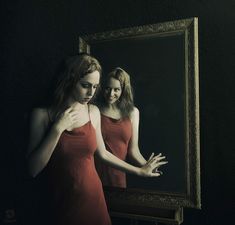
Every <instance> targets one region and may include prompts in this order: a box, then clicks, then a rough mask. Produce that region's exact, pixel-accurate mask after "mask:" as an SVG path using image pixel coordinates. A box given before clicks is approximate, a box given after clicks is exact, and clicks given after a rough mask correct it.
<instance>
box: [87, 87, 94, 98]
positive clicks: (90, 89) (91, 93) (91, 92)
mask: <svg viewBox="0 0 235 225" xmlns="http://www.w3.org/2000/svg"><path fill="white" fill-rule="evenodd" d="M94 92H95V91H94V90H93V88H89V89H88V92H87V94H88V96H93V94H94Z"/></svg>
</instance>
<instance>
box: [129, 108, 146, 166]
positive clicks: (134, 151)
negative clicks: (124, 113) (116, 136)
mask: <svg viewBox="0 0 235 225" xmlns="http://www.w3.org/2000/svg"><path fill="white" fill-rule="evenodd" d="M130 120H131V125H132V136H131V140H130V142H129V146H128V156H129V158H130V159H131V160H132V161H134V162H135V163H136V164H137V165H139V166H143V165H145V164H146V162H147V161H146V160H145V158H144V157H143V156H142V154H141V153H140V149H139V143H138V142H139V110H138V109H137V108H136V107H134V110H133V112H132V113H131V116H130Z"/></svg>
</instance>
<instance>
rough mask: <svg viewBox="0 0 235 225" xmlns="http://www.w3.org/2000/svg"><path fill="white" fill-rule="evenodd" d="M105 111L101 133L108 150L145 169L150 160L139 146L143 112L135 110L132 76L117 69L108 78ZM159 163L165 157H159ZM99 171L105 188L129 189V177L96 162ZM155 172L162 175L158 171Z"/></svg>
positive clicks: (103, 99) (101, 102)
mask: <svg viewBox="0 0 235 225" xmlns="http://www.w3.org/2000/svg"><path fill="white" fill-rule="evenodd" d="M98 102H99V103H98V105H99V109H100V111H101V131H102V135H103V139H104V142H105V146H106V149H107V150H108V151H110V152H111V153H112V154H114V155H115V156H117V157H118V158H120V159H122V160H126V157H127V155H128V157H129V158H130V159H131V160H132V161H134V162H135V163H136V164H137V165H139V166H143V165H145V164H146V160H145V159H144V157H143V156H142V155H141V153H140V150H139V146H138V129H139V110H138V109H137V108H136V107H135V106H134V102H133V94H132V87H131V83H130V76H129V75H128V73H127V72H126V71H124V70H123V69H121V68H119V67H118V68H115V69H114V70H112V71H111V72H110V73H109V74H108V75H107V77H106V79H105V81H104V84H103V88H102V94H101V95H100V98H99V101H98ZM158 157H159V159H163V158H165V157H161V154H159V155H158ZM96 167H97V171H98V173H99V176H100V178H101V181H102V183H103V185H104V186H113V187H122V188H125V187H126V174H125V172H122V171H120V170H116V169H114V168H111V167H108V166H106V165H104V164H101V163H100V161H99V160H96ZM157 169H158V168H156V170H155V172H156V173H157V174H160V173H161V172H160V171H158V170H157Z"/></svg>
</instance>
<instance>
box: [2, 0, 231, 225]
mask: <svg viewBox="0 0 235 225" xmlns="http://www.w3.org/2000/svg"><path fill="white" fill-rule="evenodd" d="M234 11H235V3H234V1H233V0H227V1H216V0H200V1H199V0H197V1H196V0H188V1H182V0H181V1H176V0H174V1H173V0H172V1H170V0H158V1H156V0H153V1H149V0H146V1H138V0H136V1H132V0H125V1H109V0H97V1H89V0H86V1H78V0H73V1H61V0H51V1H39V0H35V1H29V0H25V1H1V24H2V26H1V43H0V48H1V49H0V53H1V62H0V73H1V83H0V88H1V90H0V93H1V96H2V97H1V100H2V104H1V117H0V118H1V120H0V121H1V125H2V127H1V162H0V165H1V168H0V175H1V192H0V210H1V219H2V217H3V216H4V215H5V212H6V210H8V209H15V212H16V218H17V221H18V222H17V223H18V224H22V223H21V220H20V217H21V215H22V213H24V216H26V217H27V216H28V217H30V215H27V211H26V210H25V208H24V205H25V204H24V203H25V202H26V200H27V197H26V196H27V195H26V193H25V192H26V191H25V190H26V189H25V187H23V186H22V180H24V179H25V166H24V151H25V145H26V139H27V135H26V134H27V133H26V129H25V128H26V127H27V126H26V121H27V113H28V112H29V110H30V108H31V107H32V106H33V105H35V104H36V103H37V102H38V101H39V100H40V98H41V96H42V95H43V94H44V92H45V91H46V90H47V88H48V87H49V81H50V80H51V79H52V77H53V76H54V71H55V69H56V66H57V64H58V63H59V62H60V60H61V59H62V58H64V57H65V56H67V55H68V54H72V53H76V52H77V47H78V46H77V44H78V40H77V37H78V35H80V34H84V33H95V32H100V31H106V30H114V29H119V28H123V27H130V26H137V25H144V24H152V23H157V22H162V21H169V20H175V19H182V18H188V17H193V16H196V17H199V44H200V49H199V57H200V104H201V105H200V106H201V108H200V114H201V116H200V120H201V171H202V174H201V176H202V210H200V211H199V210H191V209H186V210H185V213H184V214H185V215H184V217H185V219H184V223H183V224H184V225H190V224H191V225H192V224H206V225H213V224H221V223H223V224H226V221H228V218H229V216H230V215H231V212H232V206H234V205H233V204H232V196H234V194H233V193H232V191H233V190H234V184H233V179H232V178H233V176H232V172H234V168H232V162H234V150H235V144H234V109H235V106H234V102H235V101H234V90H233V86H234V83H235V79H234V77H235V76H234V48H235V45H234V39H235V38H234V36H235V35H234V34H235V31H234V27H235V14H234ZM8 212H9V211H8Z"/></svg>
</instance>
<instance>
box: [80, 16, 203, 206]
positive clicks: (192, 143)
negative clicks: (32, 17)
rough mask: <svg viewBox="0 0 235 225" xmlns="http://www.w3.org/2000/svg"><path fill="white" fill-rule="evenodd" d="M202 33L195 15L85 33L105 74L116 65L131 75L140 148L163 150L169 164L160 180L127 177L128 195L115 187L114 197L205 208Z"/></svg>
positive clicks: (83, 44)
mask: <svg viewBox="0 0 235 225" xmlns="http://www.w3.org/2000/svg"><path fill="white" fill-rule="evenodd" d="M197 32H198V31H197V18H192V19H185V20H178V21H171V22H165V23H159V24H153V25H146V26H142V27H132V28H125V29H121V30H115V31H109V32H103V33H96V34H91V35H84V36H80V37H79V51H80V52H88V53H91V54H92V55H94V56H95V57H96V58H97V59H98V60H99V61H100V62H101V65H102V68H103V73H104V75H105V74H107V73H108V72H110V71H111V70H112V69H114V68H115V67H121V68H123V69H124V70H126V71H127V72H128V73H129V74H130V76H131V83H132V86H133V89H134V101H135V105H136V107H137V108H138V109H139V111H140V126H139V147H140V151H141V153H142V155H143V156H144V157H145V158H146V159H147V158H148V157H149V156H150V154H151V153H152V152H154V153H156V154H157V153H162V154H163V155H165V156H166V157H167V161H168V162H169V163H168V164H167V165H164V166H162V167H161V171H162V172H163V175H162V176H160V177H158V178H142V177H137V176H134V175H127V190H126V192H125V194H123V192H122V191H121V190H118V189H115V188H114V189H109V190H108V191H107V193H108V194H110V195H111V196H113V193H118V198H119V199H120V198H122V197H123V200H128V198H129V197H130V196H131V195H132V194H133V193H135V194H136V195H135V196H138V197H139V196H141V195H142V196H143V198H144V199H145V198H146V195H148V196H149V197H150V198H151V199H154V200H156V199H158V200H159V199H161V200H160V201H163V202H164V203H166V204H170V205H181V206H190V207H195V206H196V207H200V206H199V205H200V176H199V175H200V166H199V162H200V159H199V92H198V43H197ZM113 197H114V198H115V196H113ZM132 197H133V196H132ZM130 198H131V197H130ZM146 199H147V198H146ZM169 199H170V201H169ZM146 201H147V200H146ZM148 201H149V200H148Z"/></svg>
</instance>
